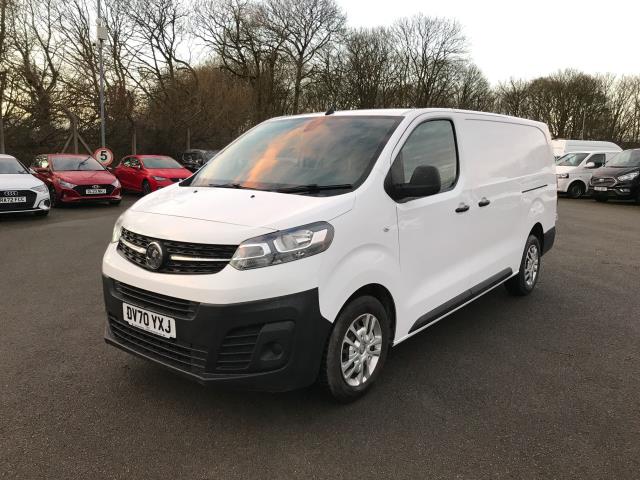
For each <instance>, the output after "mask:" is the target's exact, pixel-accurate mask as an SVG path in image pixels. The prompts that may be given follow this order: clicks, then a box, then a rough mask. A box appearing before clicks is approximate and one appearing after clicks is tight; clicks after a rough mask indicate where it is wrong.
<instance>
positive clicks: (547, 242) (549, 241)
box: [542, 227, 556, 255]
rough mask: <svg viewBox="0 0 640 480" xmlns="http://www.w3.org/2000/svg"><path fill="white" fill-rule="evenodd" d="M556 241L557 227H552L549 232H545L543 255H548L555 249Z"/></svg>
mask: <svg viewBox="0 0 640 480" xmlns="http://www.w3.org/2000/svg"><path fill="white" fill-rule="evenodd" d="M555 241H556V227H551V228H550V229H549V230H547V231H546V232H544V240H543V242H542V255H544V254H545V253H547V252H548V251H549V250H551V247H553V244H554V243H555Z"/></svg>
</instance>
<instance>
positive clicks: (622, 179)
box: [618, 172, 640, 182]
mask: <svg viewBox="0 0 640 480" xmlns="http://www.w3.org/2000/svg"><path fill="white" fill-rule="evenodd" d="M638 175H640V172H631V173H625V174H624V175H620V176H619V177H618V181H620V182H629V181H631V180H633V179H634V178H636V177H637V176H638Z"/></svg>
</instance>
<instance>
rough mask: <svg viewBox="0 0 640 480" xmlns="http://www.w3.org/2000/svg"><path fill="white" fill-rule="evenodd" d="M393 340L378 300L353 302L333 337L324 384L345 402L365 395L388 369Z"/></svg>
mask: <svg viewBox="0 0 640 480" xmlns="http://www.w3.org/2000/svg"><path fill="white" fill-rule="evenodd" d="M390 336H391V334H390V327H389V318H388V315H387V311H386V310H385V308H384V306H383V305H382V304H381V303H380V302H379V301H378V300H377V299H376V298H374V297H371V296H368V295H366V296H362V297H358V298H356V299H354V300H352V301H351V302H349V303H348V304H347V305H346V306H345V307H344V308H343V309H342V312H340V314H339V315H338V318H337V319H336V322H335V325H334V327H333V331H332V332H331V335H330V336H329V340H328V342H327V346H326V349H325V353H324V356H323V360H322V367H321V372H320V378H319V381H320V383H322V384H324V386H325V387H326V388H327V389H328V390H329V392H330V394H331V395H332V396H333V397H334V398H335V399H336V400H338V401H341V402H350V401H353V400H356V399H357V398H359V397H361V396H362V395H364V393H365V392H367V391H368V390H369V389H370V388H371V386H372V385H373V384H374V382H375V381H376V379H377V378H378V375H380V371H381V370H382V367H383V366H384V362H385V360H386V358H387V352H388V350H389V342H390Z"/></svg>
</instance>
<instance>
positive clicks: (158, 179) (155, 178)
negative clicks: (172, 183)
mask: <svg viewBox="0 0 640 480" xmlns="http://www.w3.org/2000/svg"><path fill="white" fill-rule="evenodd" d="M153 179H154V180H157V181H158V182H164V181H166V180H168V179H167V178H166V177H156V176H155V175H153Z"/></svg>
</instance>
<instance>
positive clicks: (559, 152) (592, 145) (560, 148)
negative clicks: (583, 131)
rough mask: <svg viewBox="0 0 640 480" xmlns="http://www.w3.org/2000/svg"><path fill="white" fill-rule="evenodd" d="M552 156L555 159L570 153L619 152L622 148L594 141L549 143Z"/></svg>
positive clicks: (611, 143)
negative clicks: (551, 148)
mask: <svg viewBox="0 0 640 480" xmlns="http://www.w3.org/2000/svg"><path fill="white" fill-rule="evenodd" d="M551 145H552V146H553V156H554V157H556V159H558V158H560V157H562V156H563V155H565V154H567V153H571V152H621V151H622V148H620V147H619V146H618V145H616V144H615V143H613V142H601V141H596V140H563V139H555V140H552V141H551Z"/></svg>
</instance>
